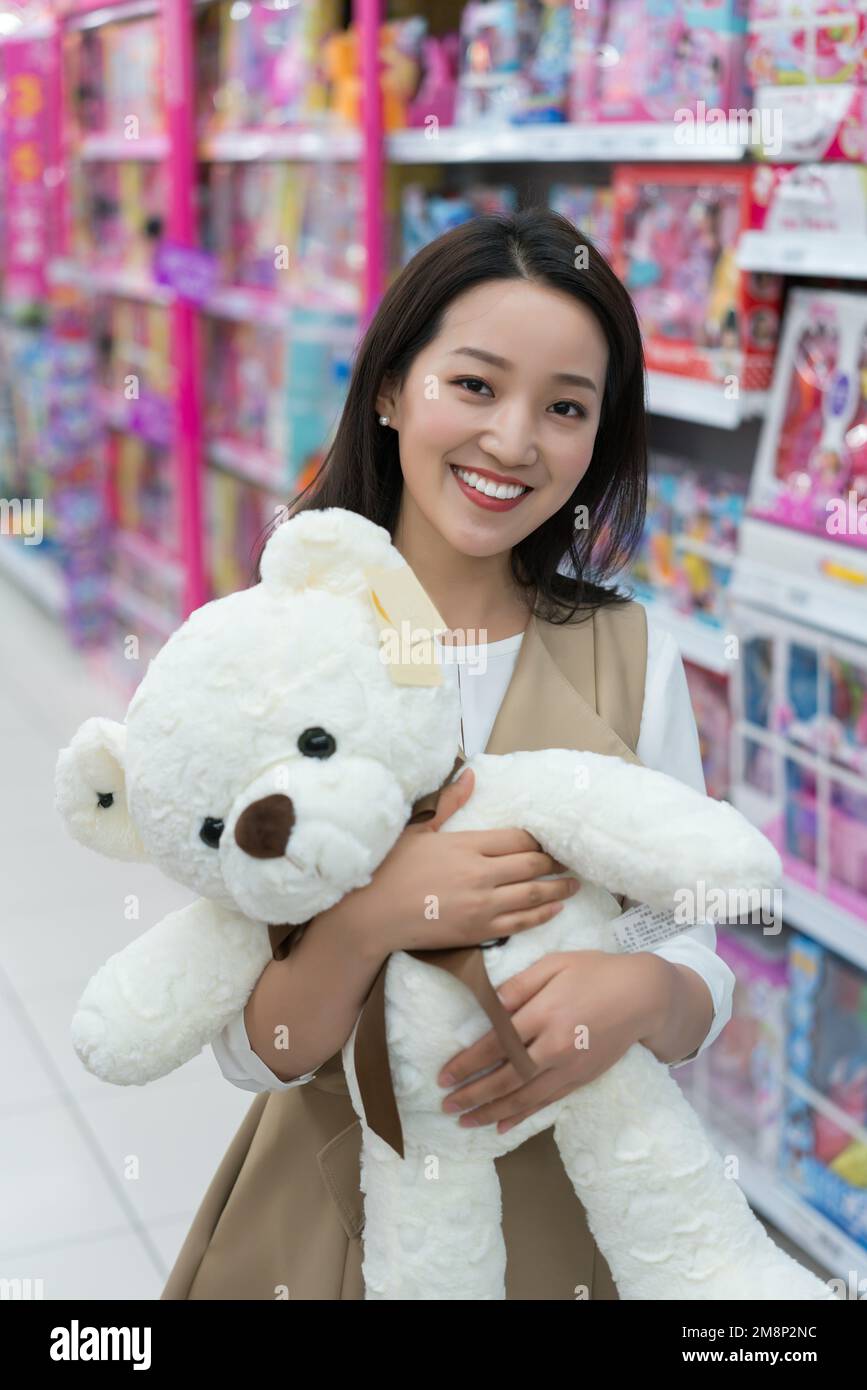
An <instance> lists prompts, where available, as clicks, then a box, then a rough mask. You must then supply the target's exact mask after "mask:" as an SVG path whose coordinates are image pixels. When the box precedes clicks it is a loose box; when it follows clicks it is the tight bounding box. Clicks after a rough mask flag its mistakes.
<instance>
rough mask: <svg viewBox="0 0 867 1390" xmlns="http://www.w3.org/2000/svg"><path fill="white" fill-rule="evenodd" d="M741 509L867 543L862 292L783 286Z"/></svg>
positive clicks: (866, 318)
mask: <svg viewBox="0 0 867 1390" xmlns="http://www.w3.org/2000/svg"><path fill="white" fill-rule="evenodd" d="M749 510H750V513H751V515H754V516H757V517H761V518H763V519H764V520H767V521H771V522H775V523H777V524H778V525H781V526H788V527H792V528H794V529H795V530H798V531H806V532H811V533H812V534H814V535H818V536H822V537H827V538H831V539H834V540H837V541H839V542H840V543H841V544H842V545H844V546H855V547H858V548H861V549H863V548H865V547H867V296H865V295H857V294H844V293H840V292H835V291H830V290H829V291H825V290H808V289H803V288H800V287H797V288H795V289H793V290H792V291H791V292H790V294H789V298H788V303H787V307H786V319H785V324H784V327H783V334H782V339H781V342H780V350H779V353H778V356H777V361H776V364H775V369H774V381H773V389H772V392H771V400H770V405H769V408H768V411H767V414H766V417H765V422H764V426H763V429H762V435H761V439H760V442H759V449H758V454H757V457H756V463H755V468H754V470H753V478H752V484H751V490H750V502H749Z"/></svg>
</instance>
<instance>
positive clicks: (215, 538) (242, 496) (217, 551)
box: [205, 468, 285, 598]
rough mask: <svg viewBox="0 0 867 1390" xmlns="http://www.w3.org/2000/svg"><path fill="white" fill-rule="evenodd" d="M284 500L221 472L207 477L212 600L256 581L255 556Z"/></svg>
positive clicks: (207, 551)
mask: <svg viewBox="0 0 867 1390" xmlns="http://www.w3.org/2000/svg"><path fill="white" fill-rule="evenodd" d="M281 501H282V502H283V504H284V505H285V498H281V496H280V494H278V492H277V491H274V492H268V491H266V490H265V489H263V488H259V487H254V486H252V485H251V484H250V483H245V482H242V481H241V480H240V479H239V478H234V477H232V476H231V475H230V474H228V473H223V472H221V471H220V470H219V469H216V468H209V469H208V470H207V473H206V477H205V520H206V525H207V532H206V537H205V557H206V564H207V569H208V573H209V575H210V586H211V596H212V597H213V598H222V597H223V595H224V594H232V593H234V592H235V591H236V590H237V589H245V588H247V586H248V585H249V584H251V583H252V582H253V580H254V577H255V571H256V555H257V552H258V548H259V546H260V545H261V543H262V542H263V541H264V539H265V535H266V532H267V528H268V527H269V526H270V525H271V524H272V523H273V522H274V520H275V517H276V515H277V513H278V511H279V508H280V505H281Z"/></svg>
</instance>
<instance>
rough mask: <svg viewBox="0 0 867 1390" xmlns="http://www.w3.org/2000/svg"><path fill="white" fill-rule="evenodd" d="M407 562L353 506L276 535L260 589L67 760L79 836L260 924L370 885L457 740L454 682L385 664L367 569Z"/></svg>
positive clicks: (182, 634) (189, 627)
mask: <svg viewBox="0 0 867 1390" xmlns="http://www.w3.org/2000/svg"><path fill="white" fill-rule="evenodd" d="M404 563H405V562H404V561H403V559H402V557H401V556H400V554H399V552H398V551H397V550H396V549H395V548H394V547H393V546H392V544H391V540H390V537H389V534H388V532H387V531H386V530H385V529H384V528H383V527H380V526H376V525H374V524H373V523H372V522H370V521H367V520H366V519H365V518H363V517H361V516H358V515H356V514H355V513H352V512H347V511H344V510H342V509H339V508H328V509H325V510H321V511H308V512H302V513H300V514H299V515H297V516H296V517H294V518H291V519H290V520H289V521H286V522H284V523H283V524H282V525H281V526H279V527H278V528H277V530H276V531H275V532H274V533H273V535H272V536H271V537H270V539H269V541H268V543H267V545H266V547H265V550H264V552H263V555H262V563H261V575H262V581H261V583H260V584H257V585H255V586H254V587H252V588H249V589H244V590H241V591H240V592H238V593H234V594H231V595H229V596H228V597H226V598H222V599H217V600H215V601H213V602H211V603H207V604H205V605H204V606H203V607H201V608H199V609H197V610H196V611H195V612H194V613H193V614H191V616H190V617H189V619H188V620H187V621H186V622H185V623H184V624H183V626H182V627H180V628H179V629H178V630H177V632H175V633H174V634H173V635H172V636H171V637H170V638H169V640H168V642H167V643H166V644H165V646H164V647H163V648H162V650H161V651H160V652H159V653H158V654H157V656H156V657H155V658H154V659H153V661H151V663H150V665H149V667H148V670H147V673H146V674H145V676H144V677H143V679H142V681H141V683H140V685H139V686H138V689H137V690H136V692H135V694H134V696H133V698H132V700H131V702H130V705H129V709H128V711H127V715H126V720H125V722H124V723H123V724H118V723H116V722H114V721H112V720H109V719H103V718H93V719H88V720H87V721H86V722H85V723H84V724H83V725H82V726H81V728H80V729H79V730H78V732H77V733H76V734H75V736H74V737H73V739H72V741H71V743H70V744H69V746H68V747H67V748H64V749H63V750H62V751H61V753H60V755H59V758H58V762H57V773H56V790H57V807H58V809H59V811H60V812H61V814H62V816H63V817H64V819H65V821H66V824H67V826H68V828H69V830H70V832H71V834H72V835H74V836H75V838H76V839H78V840H79V841H81V842H82V843H83V844H86V845H88V846H90V847H91V848H93V849H97V850H99V851H101V852H102V853H104V854H107V855H110V856H112V857H114V858H118V859H147V860H151V861H153V862H154V863H156V864H158V865H159V867H160V868H161V869H162V870H163V871H164V872H165V873H166V874H168V875H169V876H170V877H171V878H173V879H175V880H176V881H177V882H179V883H182V884H184V885H185V886H187V887H189V888H192V889H193V890H194V891H195V892H197V893H198V894H200V895H201V896H202V897H206V898H211V899H214V900H217V901H220V902H223V903H226V904H229V905H232V904H234V905H236V906H237V907H238V908H240V910H241V911H242V912H243V913H245V914H246V915H247V916H249V917H252V918H254V919H255V920H259V921H263V922H301V921H306V920H307V919H308V918H309V917H311V916H313V915H314V914H315V913H317V912H322V911H324V910H325V909H326V908H328V907H330V906H332V905H333V904H334V903H335V902H337V901H339V899H340V898H342V897H343V896H344V894H345V893H347V892H350V891H351V890H352V889H354V888H357V887H360V886H362V885H363V884H365V883H367V882H369V881H370V877H371V875H372V873H373V871H374V870H375V869H376V867H377V866H378V865H379V864H380V863H381V862H382V860H383V858H384V857H385V855H386V854H387V853H388V851H389V849H390V848H391V846H392V845H393V844H394V842H395V840H396V839H397V837H398V835H399V834H400V832H401V830H402V829H403V827H404V825H405V824H406V821H407V819H408V816H409V814H410V810H411V807H412V803H413V802H414V801H415V800H416V799H417V798H418V797H419V796H422V795H425V794H426V793H428V792H430V791H433V790H434V789H435V788H436V787H438V786H439V785H440V784H441V783H442V781H443V780H444V779H445V777H446V776H447V775H448V773H449V771H450V769H451V767H452V764H453V762H454V757H455V752H456V749H457V746H458V733H459V709H458V703H457V701H458V697H457V692H456V691H455V690H454V689H453V687H452V686H451V684H450V683H449V682H447V681H442V680H440V681H439V683H436V684H428V685H423V684H422V685H413V684H398V683H396V681H395V680H394V679H393V678H392V674H391V673H390V671H389V667H388V663H387V661H386V660H385V659H383V658H384V654H385V648H384V647H381V644H380V629H381V626H382V624H381V623H380V622H379V621H378V620H377V611H376V607H375V604H374V603H373V602H372V601H371V594H370V582H369V578H368V575H367V571H368V568H369V567H377V566H379V567H384V568H387V569H388V570H397V569H400V568H401V567H403V566H404ZM388 616H389V617H390V618H392V620H393V621H394V618H393V615H391V614H389V615H388Z"/></svg>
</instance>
